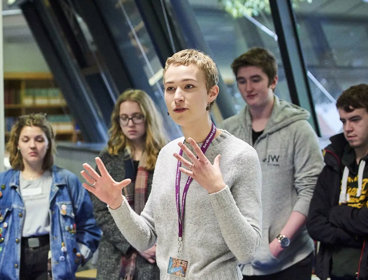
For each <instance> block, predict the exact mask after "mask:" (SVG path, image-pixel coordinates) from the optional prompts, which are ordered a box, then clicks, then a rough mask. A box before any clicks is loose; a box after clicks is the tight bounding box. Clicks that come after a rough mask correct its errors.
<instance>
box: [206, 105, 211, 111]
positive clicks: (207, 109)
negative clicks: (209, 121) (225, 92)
mask: <svg viewBox="0 0 368 280" xmlns="http://www.w3.org/2000/svg"><path fill="white" fill-rule="evenodd" d="M210 109H211V103H208V104H207V106H206V111H209V110H210Z"/></svg>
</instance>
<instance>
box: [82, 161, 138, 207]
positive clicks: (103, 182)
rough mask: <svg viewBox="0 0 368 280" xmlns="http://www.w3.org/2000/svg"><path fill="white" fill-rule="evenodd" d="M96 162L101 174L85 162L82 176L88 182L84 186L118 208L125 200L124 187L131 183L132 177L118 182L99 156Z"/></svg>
mask: <svg viewBox="0 0 368 280" xmlns="http://www.w3.org/2000/svg"><path fill="white" fill-rule="evenodd" d="M95 160H96V164H97V167H98V170H99V171H100V173H101V175H99V174H98V173H97V172H96V171H95V170H94V169H93V168H92V167H91V166H90V165H89V164H88V163H84V164H83V168H84V170H82V171H81V175H82V177H83V178H84V179H85V180H86V182H87V183H83V184H82V185H83V187H84V188H85V189H86V190H88V191H90V192H91V193H93V194H94V195H95V196H96V197H97V198H98V199H100V200H101V201H103V202H105V203H106V204H108V205H109V207H110V208H112V209H116V208H118V207H120V205H121V203H122V202H123V197H122V189H123V188H124V187H126V186H127V185H129V184H130V182H131V180H130V179H125V180H123V181H121V182H116V181H115V180H114V179H113V178H112V177H111V176H110V174H109V172H108V171H107V170H106V167H105V165H104V164H103V162H102V160H101V159H100V158H99V157H96V159H95Z"/></svg>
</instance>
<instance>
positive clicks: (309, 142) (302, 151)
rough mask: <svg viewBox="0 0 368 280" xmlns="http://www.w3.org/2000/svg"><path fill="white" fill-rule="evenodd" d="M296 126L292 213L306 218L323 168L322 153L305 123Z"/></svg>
mask: <svg viewBox="0 0 368 280" xmlns="http://www.w3.org/2000/svg"><path fill="white" fill-rule="evenodd" d="M295 125H297V126H298V129H297V130H296V135H295V140H294V141H295V142H294V151H295V152H294V170H295V172H294V186H295V189H296V192H297V201H296V203H295V205H294V209H293V211H297V212H299V213H301V214H303V215H304V216H307V214H308V210H309V205H310V200H311V199H312V195H313V191H314V188H315V185H316V182H317V178H318V175H319V173H320V172H321V170H322V167H323V158H322V153H321V150H320V148H319V145H318V140H317V136H316V134H315V133H314V131H313V129H312V127H311V126H310V125H309V123H308V122H307V121H304V120H303V121H300V122H297V123H295Z"/></svg>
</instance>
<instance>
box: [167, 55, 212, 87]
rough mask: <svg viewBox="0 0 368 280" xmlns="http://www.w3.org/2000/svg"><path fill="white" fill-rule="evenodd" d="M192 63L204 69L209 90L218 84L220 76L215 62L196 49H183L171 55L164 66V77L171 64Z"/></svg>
mask: <svg viewBox="0 0 368 280" xmlns="http://www.w3.org/2000/svg"><path fill="white" fill-rule="evenodd" d="M190 64H194V65H197V66H198V68H199V69H201V70H202V71H203V73H204V75H205V78H206V88H207V91H209V90H210V89H211V88H212V87H213V86H215V85H217V84H218V81H219V76H218V71H217V67H216V64H215V62H214V61H213V60H212V58H210V57H209V56H208V55H206V54H204V53H202V52H200V51H198V50H194V49H185V50H181V51H179V52H177V53H174V54H173V55H172V56H171V57H169V58H168V59H167V60H166V64H165V68H164V74H163V75H164V78H165V73H166V71H167V69H168V68H169V67H170V66H171V65H185V66H188V65H190Z"/></svg>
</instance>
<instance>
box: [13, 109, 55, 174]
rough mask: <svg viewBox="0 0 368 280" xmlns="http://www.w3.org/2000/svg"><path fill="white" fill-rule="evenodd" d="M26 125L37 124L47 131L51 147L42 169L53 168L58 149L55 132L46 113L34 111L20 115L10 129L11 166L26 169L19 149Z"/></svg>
mask: <svg viewBox="0 0 368 280" xmlns="http://www.w3.org/2000/svg"><path fill="white" fill-rule="evenodd" d="M25 126H37V127H39V128H40V129H41V130H42V131H43V132H44V133H45V135H46V138H47V140H48V142H49V147H48V149H47V152H46V155H45V157H44V159H43V164H42V169H43V170H47V169H51V167H52V166H53V164H54V154H55V150H56V148H55V134H54V130H53V128H52V126H51V123H50V122H48V121H47V119H46V115H45V114H42V113H37V114H35V113H32V114H29V115H23V116H20V117H19V118H18V120H17V121H16V122H15V124H14V125H13V127H12V129H11V131H10V137H9V141H8V143H7V144H6V148H7V151H8V152H9V161H10V165H11V167H12V168H13V169H16V170H23V169H24V163H23V157H22V154H21V153H20V152H19V151H18V142H19V136H20V133H21V131H22V129H23V127H25Z"/></svg>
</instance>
